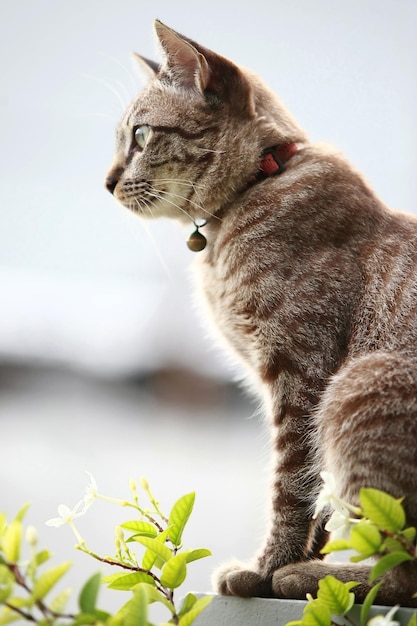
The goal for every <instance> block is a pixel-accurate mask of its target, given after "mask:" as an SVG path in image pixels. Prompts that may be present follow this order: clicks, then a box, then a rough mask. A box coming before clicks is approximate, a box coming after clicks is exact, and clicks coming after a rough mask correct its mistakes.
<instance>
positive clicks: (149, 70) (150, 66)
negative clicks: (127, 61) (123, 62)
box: [132, 52, 161, 81]
mask: <svg viewBox="0 0 417 626" xmlns="http://www.w3.org/2000/svg"><path fill="white" fill-rule="evenodd" d="M132 59H133V62H134V64H135V67H136V69H137V70H138V72H139V74H140V75H141V76H142V77H143V78H144V79H145V80H148V81H150V80H153V79H154V78H155V76H156V75H157V74H158V72H159V70H160V69H161V68H160V65H159V64H158V63H155V61H151V60H149V59H147V58H146V57H143V56H141V55H140V54H137V52H132Z"/></svg>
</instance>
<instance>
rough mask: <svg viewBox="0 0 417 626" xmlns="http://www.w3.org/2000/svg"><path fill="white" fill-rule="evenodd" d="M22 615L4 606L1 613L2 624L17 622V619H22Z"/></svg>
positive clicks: (0, 621) (0, 623) (0, 625)
mask: <svg viewBox="0 0 417 626" xmlns="http://www.w3.org/2000/svg"><path fill="white" fill-rule="evenodd" d="M21 619H22V617H21V615H19V614H18V613H16V612H15V611H11V610H10V609H8V608H7V607H3V610H2V611H1V613H0V626H6V624H10V623H12V622H15V621H16V620H21Z"/></svg>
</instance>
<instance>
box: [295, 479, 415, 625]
mask: <svg viewBox="0 0 417 626" xmlns="http://www.w3.org/2000/svg"><path fill="white" fill-rule="evenodd" d="M322 478H323V480H324V486H323V489H322V492H321V494H320V496H319V498H318V504H317V508H316V511H315V515H318V513H319V512H320V510H321V509H322V508H324V507H325V506H328V505H331V506H332V507H333V508H334V513H333V515H332V517H331V518H330V520H329V522H328V523H327V525H326V528H327V530H331V531H335V532H334V535H335V538H333V540H332V541H330V542H329V543H327V545H326V546H325V547H324V548H323V550H322V553H323V554H330V553H332V552H337V551H340V550H352V551H353V552H354V554H353V556H351V558H350V560H351V561H352V562H354V563H357V562H359V561H363V560H364V559H368V558H370V557H377V561H376V563H375V565H374V566H373V567H372V569H371V573H370V580H369V583H370V585H371V588H370V591H369V592H368V594H367V596H366V598H365V600H364V602H363V604H362V609H361V614H360V626H365V625H366V624H368V626H398V622H396V621H395V620H394V619H392V618H393V616H394V614H395V612H396V610H397V609H398V606H395V607H393V608H392V609H390V610H389V611H388V612H387V614H386V615H385V616H379V615H378V616H376V617H373V618H372V619H371V620H369V621H368V618H369V611H370V609H371V606H372V604H373V603H374V601H375V598H376V596H377V593H378V590H379V588H380V586H381V584H382V580H383V577H384V575H385V574H386V573H387V572H388V571H389V570H392V569H393V568H395V567H396V566H397V565H399V564H400V563H404V562H405V561H413V560H414V561H416V560H417V547H416V529H415V528H413V527H408V528H407V527H406V517H405V512H404V508H403V506H402V500H401V499H395V498H393V497H392V496H390V495H388V494H387V493H384V492H382V491H379V490H377V489H368V488H363V489H361V490H360V493H359V503H360V506H359V507H353V506H351V505H350V504H348V503H347V502H344V501H343V500H341V499H340V498H337V497H336V496H335V495H334V487H335V484H334V479H333V477H332V476H331V475H330V474H328V473H326V472H323V474H322ZM352 513H353V514H354V517H351V514H352ZM357 584H358V583H356V582H348V583H342V582H340V581H339V580H337V579H336V578H334V577H333V576H326V577H325V578H324V579H323V580H320V581H319V588H318V592H317V597H316V598H314V599H313V598H312V597H310V596H309V597H308V600H309V601H308V604H307V605H306V607H305V609H304V613H303V616H302V618H301V620H298V621H294V622H290V623H289V624H287V626H334V625H336V624H337V625H339V624H341V623H344V624H347V625H355V622H354V620H353V618H352V617H351V616H350V615H349V612H350V610H351V608H352V606H353V604H354V602H355V595H354V588H355V586H356V585H357ZM416 591H417V590H416ZM415 595H416V597H417V593H416V594H415ZM335 618H336V619H335ZM416 623H417V613H415V614H414V615H413V616H412V618H411V620H410V622H409V625H408V626H415V625H416Z"/></svg>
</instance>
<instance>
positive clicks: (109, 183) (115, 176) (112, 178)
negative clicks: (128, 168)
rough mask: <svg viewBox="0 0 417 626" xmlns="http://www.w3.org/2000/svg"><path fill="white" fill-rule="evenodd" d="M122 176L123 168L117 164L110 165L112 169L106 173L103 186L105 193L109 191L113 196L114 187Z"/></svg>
mask: <svg viewBox="0 0 417 626" xmlns="http://www.w3.org/2000/svg"><path fill="white" fill-rule="evenodd" d="M122 174H123V167H122V166H121V165H120V164H119V163H115V164H114V165H112V167H111V168H110V169H109V171H108V172H107V176H106V179H105V181H104V186H105V188H106V189H107V191H110V193H111V194H114V190H115V189H116V185H117V183H118V182H119V180H120V178H121V176H122Z"/></svg>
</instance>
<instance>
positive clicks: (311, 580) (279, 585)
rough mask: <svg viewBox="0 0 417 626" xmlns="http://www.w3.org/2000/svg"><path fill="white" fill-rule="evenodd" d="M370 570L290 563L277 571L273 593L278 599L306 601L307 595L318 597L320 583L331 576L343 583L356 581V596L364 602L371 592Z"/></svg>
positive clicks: (273, 580)
mask: <svg viewBox="0 0 417 626" xmlns="http://www.w3.org/2000/svg"><path fill="white" fill-rule="evenodd" d="M369 573H370V569H369V567H366V566H351V565H344V564H343V565H338V564H329V563H326V562H323V561H302V562H298V563H290V564H289V565H286V566H285V567H281V568H280V569H278V570H276V571H275V572H274V574H273V576H272V593H273V596H274V597H276V598H291V599H293V600H305V599H306V595H307V594H311V595H312V596H313V597H315V596H316V595H317V590H318V585H319V581H320V580H321V579H322V578H324V577H325V576H326V575H327V574H331V575H332V576H334V577H335V578H337V579H338V580H340V581H341V582H348V581H350V580H355V581H357V582H358V583H359V585H358V586H357V587H355V596H356V598H357V599H358V600H362V599H363V598H364V597H365V595H366V593H367V592H368V591H369V587H368V585H367V581H368V579H369Z"/></svg>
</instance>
